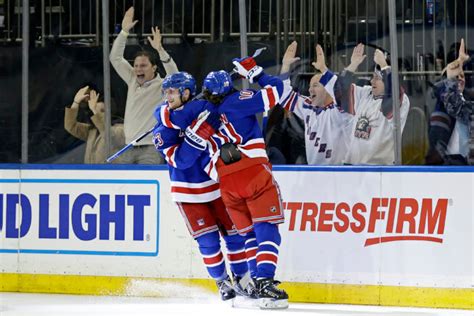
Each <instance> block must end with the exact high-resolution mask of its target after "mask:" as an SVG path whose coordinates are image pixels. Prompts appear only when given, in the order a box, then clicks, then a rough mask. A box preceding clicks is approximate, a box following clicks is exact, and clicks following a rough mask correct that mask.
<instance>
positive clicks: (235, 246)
mask: <svg viewBox="0 0 474 316" xmlns="http://www.w3.org/2000/svg"><path fill="white" fill-rule="evenodd" d="M209 204H210V206H211V209H212V214H213V215H214V218H215V219H216V222H217V226H218V227H219V228H220V231H221V235H222V237H223V239H224V241H225V245H226V248H227V260H228V262H229V266H230V270H231V271H232V273H233V274H234V275H236V276H239V277H243V276H244V275H245V274H246V273H247V272H248V266H247V260H246V255H245V237H243V236H241V235H239V234H237V231H236V230H235V227H234V224H233V223H232V220H231V219H230V217H229V214H228V212H227V209H226V207H225V205H224V202H223V201H222V199H221V198H219V199H216V200H214V201H212V202H209Z"/></svg>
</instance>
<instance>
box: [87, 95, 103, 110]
mask: <svg viewBox="0 0 474 316" xmlns="http://www.w3.org/2000/svg"><path fill="white" fill-rule="evenodd" d="M99 95H100V94H99V93H97V92H95V90H91V91H90V93H89V101H88V102H87V103H88V104H89V109H90V110H91V111H92V113H94V114H96V113H97V112H98V109H97V102H98V101H99Z"/></svg>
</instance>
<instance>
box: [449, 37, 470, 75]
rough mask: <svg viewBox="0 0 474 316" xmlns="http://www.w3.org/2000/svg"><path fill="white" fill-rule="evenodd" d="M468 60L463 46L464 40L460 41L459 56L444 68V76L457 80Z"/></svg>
mask: <svg viewBox="0 0 474 316" xmlns="http://www.w3.org/2000/svg"><path fill="white" fill-rule="evenodd" d="M468 60H469V55H468V54H467V53H466V48H465V45H464V39H461V45H460V46H459V56H458V58H457V59H456V60H454V61H452V62H450V63H449V64H448V65H447V66H446V72H447V73H446V74H447V76H448V78H457V77H458V76H459V75H461V73H462V72H463V70H462V66H463V65H464V63H465V62H467V61H468Z"/></svg>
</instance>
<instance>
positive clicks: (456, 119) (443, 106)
mask: <svg viewBox="0 0 474 316" xmlns="http://www.w3.org/2000/svg"><path fill="white" fill-rule="evenodd" d="M468 60H469V55H468V54H467V53H466V49H465V45H464V39H461V45H460V47H459V55H458V58H457V59H456V60H454V61H452V62H451V63H449V64H448V65H447V67H446V69H445V70H446V76H447V78H445V79H443V80H441V81H439V82H437V83H436V84H435V86H434V91H433V92H434V97H435V98H436V101H437V102H436V106H435V109H434V111H433V113H431V117H430V127H429V131H428V138H429V143H430V148H429V150H428V154H427V155H426V164H429V165H466V164H467V163H468V155H469V136H470V135H469V124H470V122H471V114H472V108H473V102H472V101H467V100H466V99H465V98H464V95H463V92H464V88H465V84H466V80H465V77H464V71H463V65H464V64H465V63H466V62H467V61H468Z"/></svg>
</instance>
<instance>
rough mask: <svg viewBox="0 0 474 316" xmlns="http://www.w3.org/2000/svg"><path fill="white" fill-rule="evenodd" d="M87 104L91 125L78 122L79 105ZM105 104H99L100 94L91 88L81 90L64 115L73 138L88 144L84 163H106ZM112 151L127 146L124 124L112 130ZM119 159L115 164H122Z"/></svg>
mask: <svg viewBox="0 0 474 316" xmlns="http://www.w3.org/2000/svg"><path fill="white" fill-rule="evenodd" d="M82 102H87V104H88V106H89V109H90V110H91V111H92V113H93V115H92V116H91V117H90V121H91V123H83V122H78V121H77V115H78V113H79V108H80V107H79V105H80V104H81V103H82ZM104 110H105V104H104V102H99V94H98V93H97V92H96V91H94V90H90V89H89V86H86V87H84V88H81V89H80V90H79V91H77V93H76V95H75V96H74V102H73V103H72V105H71V106H70V107H66V109H65V113H64V128H65V129H66V131H68V132H69V133H70V134H71V135H72V136H74V137H76V138H79V139H80V140H83V141H85V142H86V152H85V155H84V163H92V164H94V163H95V164H99V163H105V160H106V158H107V155H108V153H107V149H106V148H105V143H106V140H105V119H104ZM110 139H111V150H112V151H116V150H119V149H120V148H121V147H122V146H123V145H125V137H124V133H123V124H121V123H116V124H113V125H112V126H111V128H110ZM120 162H121V160H120V159H118V160H117V161H114V163H120Z"/></svg>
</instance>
